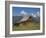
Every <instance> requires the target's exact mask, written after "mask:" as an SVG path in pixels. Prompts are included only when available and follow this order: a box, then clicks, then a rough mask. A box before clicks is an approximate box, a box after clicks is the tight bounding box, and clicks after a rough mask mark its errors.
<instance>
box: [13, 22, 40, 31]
mask: <svg viewBox="0 0 46 38" xmlns="http://www.w3.org/2000/svg"><path fill="white" fill-rule="evenodd" d="M12 28H13V29H12V30H13V31H24V30H40V23H39V22H27V23H24V24H22V23H20V24H18V25H17V24H16V25H13V27H12Z"/></svg>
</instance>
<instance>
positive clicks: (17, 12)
mask: <svg viewBox="0 0 46 38" xmlns="http://www.w3.org/2000/svg"><path fill="white" fill-rule="evenodd" d="M21 11H24V13H25V12H26V13H27V14H28V15H30V14H31V13H35V14H36V13H37V12H40V8H32V7H31V8H28V7H12V12H13V13H12V14H13V16H18V15H20V14H21Z"/></svg>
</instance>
